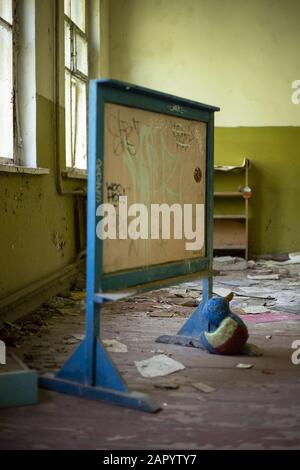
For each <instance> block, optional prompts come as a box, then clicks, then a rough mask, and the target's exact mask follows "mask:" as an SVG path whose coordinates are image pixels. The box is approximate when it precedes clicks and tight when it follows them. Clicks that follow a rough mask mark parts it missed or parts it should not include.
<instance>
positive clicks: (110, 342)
mask: <svg viewBox="0 0 300 470" xmlns="http://www.w3.org/2000/svg"><path fill="white" fill-rule="evenodd" d="M102 343H103V344H104V346H105V347H106V350H107V351H108V352H115V353H127V352H128V348H127V346H126V344H123V343H120V341H118V340H116V339H103V340H102Z"/></svg>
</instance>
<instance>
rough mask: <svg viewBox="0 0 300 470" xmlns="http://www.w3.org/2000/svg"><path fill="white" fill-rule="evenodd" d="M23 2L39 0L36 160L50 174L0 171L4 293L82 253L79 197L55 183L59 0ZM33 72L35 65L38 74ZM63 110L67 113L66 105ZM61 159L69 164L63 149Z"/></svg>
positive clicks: (69, 184)
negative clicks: (56, 16)
mask: <svg viewBox="0 0 300 470" xmlns="http://www.w3.org/2000/svg"><path fill="white" fill-rule="evenodd" d="M21 2H22V5H23V6H24V5H26V4H25V3H24V2H31V3H33V4H34V3H35V7H36V24H35V35H36V45H37V46H36V51H35V61H36V79H37V81H36V93H35V97H34V98H35V102H36V152H37V164H38V166H39V167H43V168H46V169H49V171H50V174H45V175H36V174H13V173H5V172H2V171H0V220H1V229H0V245H1V255H0V299H2V298H5V297H6V296H8V295H10V294H12V293H14V292H16V291H18V290H19V289H22V288H24V287H26V286H28V285H30V284H32V283H34V282H36V281H39V280H41V279H42V278H46V277H48V276H49V275H52V274H54V273H56V272H57V271H58V270H60V269H62V268H64V267H65V266H67V265H68V264H70V263H72V262H73V261H74V260H75V257H76V254H77V252H76V243H75V240H76V231H77V227H76V226H75V217H74V198H73V196H72V195H66V196H62V195H59V194H58V192H57V188H56V170H55V160H56V156H57V151H56V146H55V142H56V137H55V104H54V95H55V93H54V90H55V82H54V10H53V7H54V2H53V1H52V0H44V1H43V2H41V1H39V0H38V1H36V2H34V0H19V4H21ZM29 72H30V73H32V70H28V73H29ZM34 75H35V74H34V70H33V80H34ZM23 78H24V77H23ZM33 85H34V84H33ZM61 114H62V117H63V116H64V110H63V108H61ZM32 128H34V122H32ZM32 152H34V149H32ZM61 159H62V165H64V155H63V154H61ZM80 186H82V183H81V182H80V181H76V182H74V181H66V180H65V181H64V187H65V188H68V189H72V188H74V187H76V188H78V187H80Z"/></svg>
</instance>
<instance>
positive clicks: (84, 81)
mask: <svg viewBox="0 0 300 470" xmlns="http://www.w3.org/2000/svg"><path fill="white" fill-rule="evenodd" d="M64 18H65V23H64V34H65V128H66V164H67V167H68V168H77V169H83V170H86V168H87V92H88V39H87V12H86V1H85V0H64Z"/></svg>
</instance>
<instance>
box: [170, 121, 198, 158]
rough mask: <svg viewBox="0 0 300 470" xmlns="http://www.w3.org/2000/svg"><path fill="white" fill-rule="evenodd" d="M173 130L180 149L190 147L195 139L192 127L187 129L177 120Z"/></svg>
mask: <svg viewBox="0 0 300 470" xmlns="http://www.w3.org/2000/svg"><path fill="white" fill-rule="evenodd" d="M172 132H173V135H174V137H175V141H176V145H177V147H178V148H179V149H182V150H185V151H186V150H187V149H189V148H190V146H191V143H192V141H193V139H194V137H193V133H192V131H191V129H185V128H184V127H183V125H182V124H179V123H178V122H177V123H175V124H174V125H173V127H172Z"/></svg>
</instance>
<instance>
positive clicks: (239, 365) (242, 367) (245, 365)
mask: <svg viewBox="0 0 300 470" xmlns="http://www.w3.org/2000/svg"><path fill="white" fill-rule="evenodd" d="M236 367H237V368H238V369H252V367H253V364H244V363H242V362H240V363H239V364H237V365H236Z"/></svg>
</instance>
